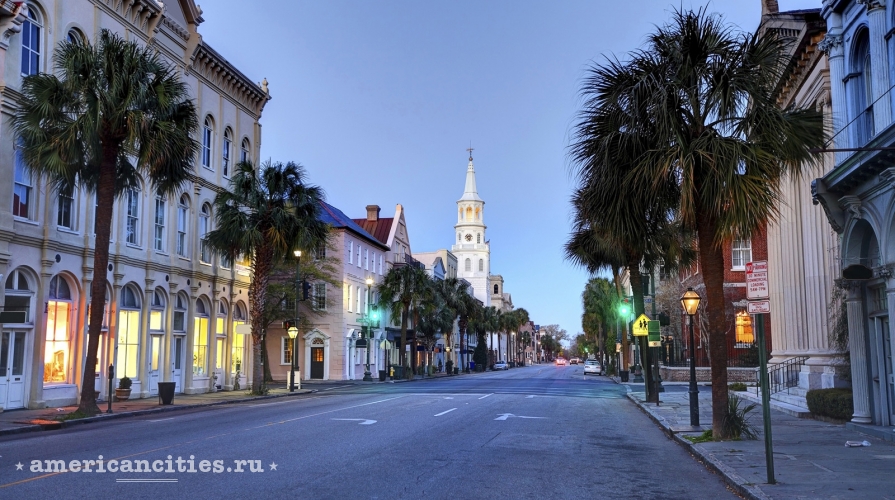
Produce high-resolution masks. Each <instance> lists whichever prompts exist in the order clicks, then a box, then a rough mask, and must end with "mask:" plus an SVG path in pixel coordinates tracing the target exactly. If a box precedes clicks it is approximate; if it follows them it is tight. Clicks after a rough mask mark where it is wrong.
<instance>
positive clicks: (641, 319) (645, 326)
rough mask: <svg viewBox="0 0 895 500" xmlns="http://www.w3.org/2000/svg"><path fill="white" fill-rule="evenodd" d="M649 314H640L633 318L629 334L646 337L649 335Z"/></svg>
mask: <svg viewBox="0 0 895 500" xmlns="http://www.w3.org/2000/svg"><path fill="white" fill-rule="evenodd" d="M649 322H650V319H649V316H647V315H646V314H641V315H640V316H638V317H637V319H635V320H634V326H633V328H631V334H632V335H634V336H635V337H646V336H647V335H649Z"/></svg>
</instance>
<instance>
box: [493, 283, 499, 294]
mask: <svg viewBox="0 0 895 500" xmlns="http://www.w3.org/2000/svg"><path fill="white" fill-rule="evenodd" d="M498 293H499V292H498V288H497V285H494V295H497V294H498Z"/></svg>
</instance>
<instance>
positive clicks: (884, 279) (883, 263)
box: [811, 0, 895, 425]
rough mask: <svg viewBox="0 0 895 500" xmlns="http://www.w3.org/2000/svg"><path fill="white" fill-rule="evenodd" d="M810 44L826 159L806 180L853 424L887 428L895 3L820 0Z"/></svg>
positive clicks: (893, 261)
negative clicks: (819, 221) (819, 216)
mask: <svg viewBox="0 0 895 500" xmlns="http://www.w3.org/2000/svg"><path fill="white" fill-rule="evenodd" d="M821 13H822V15H823V18H824V20H825V21H826V29H827V33H826V36H825V37H824V39H823V40H822V41H821V42H820V44H819V48H821V49H822V50H824V51H825V52H826V53H827V57H828V60H829V66H830V70H829V73H830V94H831V103H832V131H833V136H832V142H831V145H832V147H834V148H835V149H836V152H835V160H834V162H835V164H834V165H833V167H832V168H831V169H829V171H827V172H826V173H825V174H824V175H823V176H822V177H819V178H817V179H815V180H814V181H813V182H812V185H811V190H812V195H813V197H814V201H815V203H817V204H819V205H821V208H822V209H823V212H824V214H825V215H826V217H827V221H828V222H829V224H830V227H832V229H833V230H834V231H836V233H837V235H838V239H839V248H838V251H839V252H838V253H839V260H838V265H837V266H836V272H835V274H834V275H835V276H837V278H838V285H839V286H840V288H841V289H842V290H844V292H845V294H846V298H845V302H846V310H847V321H848V347H849V359H850V363H851V384H852V392H853V397H854V415H853V417H852V422H855V423H858V424H875V425H895V376H893V373H895V364H893V362H895V356H893V354H895V349H893V345H892V325H891V324H890V321H889V317H890V316H891V315H892V314H895V196H893V194H895V191H893V187H895V166H893V164H892V161H891V159H890V156H889V154H890V152H889V151H887V150H886V149H885V148H891V147H893V146H895V125H893V123H892V107H893V104H895V93H893V92H892V91H891V89H892V85H893V83H895V78H893V75H892V74H891V69H892V67H891V65H892V63H891V60H892V57H893V55H895V39H893V37H892V36H891V33H892V29H893V28H895V5H893V2H885V1H882V0H825V1H824V2H823V8H822V10H821Z"/></svg>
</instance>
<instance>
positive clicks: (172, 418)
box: [147, 417, 174, 422]
mask: <svg viewBox="0 0 895 500" xmlns="http://www.w3.org/2000/svg"><path fill="white" fill-rule="evenodd" d="M165 420H174V417H168V418H160V419H158V420H147V422H164V421H165Z"/></svg>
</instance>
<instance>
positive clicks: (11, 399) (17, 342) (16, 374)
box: [0, 332, 25, 409]
mask: <svg viewBox="0 0 895 500" xmlns="http://www.w3.org/2000/svg"><path fill="white" fill-rule="evenodd" d="M0 406H2V407H3V408H4V409H11V408H23V407H24V406H25V332H3V334H2V336H0Z"/></svg>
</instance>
